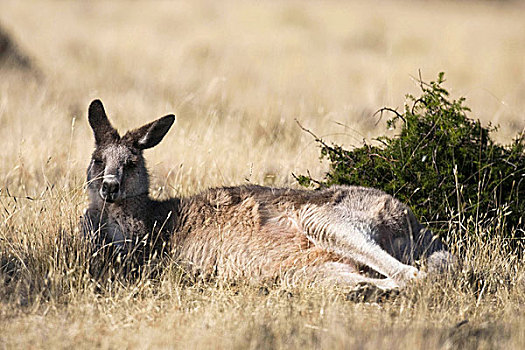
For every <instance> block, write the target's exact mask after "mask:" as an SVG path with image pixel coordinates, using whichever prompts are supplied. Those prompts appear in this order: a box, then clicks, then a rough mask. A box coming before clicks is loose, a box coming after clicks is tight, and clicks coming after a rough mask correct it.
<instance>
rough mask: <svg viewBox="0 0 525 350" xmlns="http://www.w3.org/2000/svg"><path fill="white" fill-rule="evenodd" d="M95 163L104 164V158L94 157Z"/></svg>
mask: <svg viewBox="0 0 525 350" xmlns="http://www.w3.org/2000/svg"><path fill="white" fill-rule="evenodd" d="M93 163H95V164H97V165H102V164H104V162H103V161H102V159H97V158H95V159H93Z"/></svg>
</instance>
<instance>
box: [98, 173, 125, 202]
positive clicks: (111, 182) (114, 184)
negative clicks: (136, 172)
mask: <svg viewBox="0 0 525 350" xmlns="http://www.w3.org/2000/svg"><path fill="white" fill-rule="evenodd" d="M99 193H100V197H102V199H103V200H105V201H106V202H109V203H113V202H115V201H116V200H117V199H118V198H119V195H120V183H119V181H118V180H117V177H116V176H115V175H105V176H104V180H103V181H102V187H101V188H100V192H99Z"/></svg>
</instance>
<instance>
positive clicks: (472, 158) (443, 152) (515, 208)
mask: <svg viewBox="0 0 525 350" xmlns="http://www.w3.org/2000/svg"><path fill="white" fill-rule="evenodd" d="M443 83H444V74H443V73H440V74H439V76H438V79H437V81H433V82H430V84H427V83H424V82H422V81H421V82H420V88H421V90H422V94H421V96H419V97H414V96H412V95H407V96H406V103H405V107H404V111H403V113H399V112H397V111H395V110H394V109H391V108H383V109H381V110H380V111H379V112H381V113H383V112H385V111H389V112H391V113H392V114H393V118H392V119H390V120H389V121H388V122H387V126H388V127H389V128H395V127H396V126H397V127H399V126H400V132H399V134H398V135H396V136H394V137H387V136H382V137H379V138H377V139H376V142H377V145H371V144H368V143H365V144H364V146H362V147H359V148H355V149H353V150H346V149H344V148H343V147H341V146H339V145H336V144H332V145H328V144H327V143H325V142H324V141H323V140H322V139H320V138H318V137H316V141H317V142H318V143H319V145H320V148H321V159H327V160H328V161H329V162H330V167H329V170H328V172H327V173H326V175H325V178H324V180H322V181H318V180H314V179H312V178H311V177H310V176H304V175H301V176H297V177H296V179H297V180H298V181H299V183H300V184H301V185H303V186H317V187H325V186H330V185H336V184H338V185H360V186H370V187H376V188H380V189H383V190H384V191H386V192H388V193H390V194H392V195H394V196H395V197H397V198H399V199H400V200H401V201H403V202H405V203H407V204H408V205H409V206H410V207H411V208H412V209H413V210H414V212H415V213H416V215H418V217H420V218H421V220H422V221H423V222H426V223H427V224H428V225H430V226H431V227H432V229H433V230H434V231H435V232H437V233H439V234H442V235H443V234H444V233H446V232H451V223H454V225H456V226H457V227H456V229H458V227H459V229H460V231H461V232H476V231H478V230H479V227H480V225H479V223H480V222H483V223H487V222H495V220H496V221H498V227H499V229H501V230H502V232H504V235H506V238H509V239H511V240H510V241H509V242H510V243H511V244H510V245H511V246H513V247H514V248H516V247H517V246H518V245H519V244H520V241H521V242H522V239H523V237H524V234H523V232H524V231H523V229H524V226H525V225H524V220H523V217H524V216H525V143H524V135H523V133H522V134H520V135H518V136H517V137H516V139H515V140H514V141H513V142H512V143H511V144H510V145H507V146H502V145H500V144H497V143H496V142H495V141H493V140H492V139H491V133H492V132H493V131H494V130H495V129H496V128H495V127H492V126H491V125H489V126H487V127H483V126H482V125H481V123H480V122H479V121H476V120H472V119H470V118H468V117H467V113H469V112H470V109H469V108H468V107H466V106H465V105H464V102H465V99H464V98H460V99H458V100H450V98H449V93H448V92H447V90H446V89H445V88H444V87H443ZM312 135H313V134H312ZM314 136H315V135H314ZM456 232H457V230H456Z"/></svg>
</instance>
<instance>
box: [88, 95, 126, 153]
mask: <svg viewBox="0 0 525 350" xmlns="http://www.w3.org/2000/svg"><path fill="white" fill-rule="evenodd" d="M88 120H89V125H90V126H91V129H93V135H95V143H96V144H97V145H100V144H103V143H107V142H111V141H114V140H118V139H119V134H118V132H117V130H115V128H113V126H111V123H110V122H109V120H108V116H107V115H106V111H104V106H103V105H102V102H100V100H93V102H91V104H90V105H89V110H88Z"/></svg>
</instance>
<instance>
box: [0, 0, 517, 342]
mask: <svg viewBox="0 0 525 350" xmlns="http://www.w3.org/2000/svg"><path fill="white" fill-rule="evenodd" d="M524 16H525V7H524V6H523V5H521V4H519V3H505V4H494V3H485V2H483V3H476V2H467V3H462V2H459V3H456V2H415V1H414V2H412V1H392V2H385V1H381V2H366V4H365V2H342V1H329V2H315V1H311V2H305V3H303V2H262V3H261V2H230V1H227V2H211V1H203V2H146V1H133V2H121V1H114V2H48V1H34V2H33V1H24V2H23V3H20V2H19V1H10V0H4V1H2V2H0V23H3V24H4V25H5V26H6V27H7V28H8V29H9V30H10V31H11V32H12V33H14V35H15V36H16V38H17V39H18V41H19V43H20V44H21V46H22V47H23V48H25V49H26V51H27V52H28V53H29V54H30V55H31V56H33V57H34V58H35V61H36V64H37V65H38V66H39V67H40V69H41V70H42V72H43V73H44V75H45V79H44V80H43V81H38V80H37V79H33V78H32V77H31V76H30V75H24V74H21V73H17V72H9V71H5V70H4V71H0V77H1V79H0V139H1V140H2V152H1V153H0V154H1V156H0V187H1V193H0V207H1V208H0V210H1V214H0V225H1V226H0V259H1V263H2V265H3V268H2V271H1V272H0V283H3V284H2V285H1V286H0V348H2V347H6V348H28V347H34V348H49V347H54V348H70V347H85V348H91V347H101V348H116V347H126V348H148V347H153V348H165V347H173V348H303V347H308V348H312V347H316V348H352V347H358V348H366V349H368V348H372V349H376V348H389V349H395V348H422V347H425V348H428V349H434V348H457V347H466V348H505V349H509V348H515V349H518V348H525V317H524V316H523V305H524V302H525V296H524V295H525V293H524V292H523V291H524V290H525V268H524V266H523V263H522V262H519V261H518V260H517V259H516V258H515V257H513V256H505V255H504V254H503V253H502V252H500V249H498V248H499V247H500V245H501V244H500V243H501V242H499V241H498V239H497V238H492V239H488V238H487V237H484V236H483V235H481V236H479V237H473V239H472V241H469V242H462V241H460V242H453V243H454V244H453V246H454V249H455V250H456V252H457V254H458V255H459V256H461V258H462V260H464V265H463V269H462V270H461V271H459V272H457V273H455V274H452V275H449V276H445V277H444V278H441V279H438V280H427V281H424V282H422V283H421V284H420V285H414V286H411V287H410V288H408V289H407V290H406V291H405V292H403V293H402V294H401V295H400V296H399V297H397V298H395V299H393V300H387V301H385V302H383V303H381V304H377V303H354V302H350V301H347V300H346V296H347V294H346V292H345V291H344V290H316V289H311V288H298V289H294V290H284V289H283V288H281V287H275V288H271V289H269V290H266V289H259V288H257V287H250V286H215V285H209V284H202V285H196V286H195V285H193V286H191V285H190V286H187V285H184V284H183V283H181V281H180V274H179V273H177V272H176V271H172V270H174V267H173V266H171V267H170V268H169V269H168V270H167V271H166V272H165V273H164V274H163V276H161V278H159V279H158V280H141V281H138V282H136V283H133V284H131V285H130V284H125V283H117V282H114V283H107V284H104V285H102V286H97V285H96V284H95V283H94V282H93V281H91V280H90V277H89V274H88V273H87V269H88V266H87V264H88V261H87V253H86V249H85V247H84V246H83V242H82V241H81V240H80V239H79V238H78V235H77V234H78V232H77V220H78V216H79V215H80V213H81V211H82V209H83V207H84V205H85V201H86V198H85V196H84V193H83V190H82V183H83V181H84V169H85V166H86V164H87V161H88V159H89V155H90V151H91V148H92V142H93V141H92V136H91V133H90V130H89V129H88V126H87V122H86V120H85V119H86V108H87V105H88V103H89V101H91V99H93V98H95V97H97V98H101V99H102V100H103V101H104V102H105V104H106V107H107V109H108V112H109V113H110V116H111V117H112V119H113V120H114V121H115V124H116V125H117V126H120V127H121V128H123V129H126V128H130V127H134V126H138V125H141V124H143V123H145V122H146V121H149V120H151V119H154V118H157V117H159V116H161V115H163V114H167V113H170V112H175V113H176V114H177V116H178V123H177V125H175V127H174V128H173V130H171V131H170V133H169V135H168V136H167V137H166V139H165V140H164V141H163V142H162V143H161V145H159V146H158V147H157V148H155V149H154V150H152V151H149V152H148V154H147V158H148V159H149V165H150V168H151V170H152V172H153V174H154V179H153V188H152V191H153V193H154V194H155V195H156V196H157V195H158V196H165V195H175V194H177V195H180V194H189V193H194V192H196V191H198V190H199V189H202V188H205V187H208V186H214V185H222V184H227V185H230V184H242V183H245V182H246V181H249V182H252V183H259V184H272V185H279V186H280V185H295V184H294V181H293V179H292V177H291V173H292V172H296V173H304V172H306V170H309V171H310V172H311V173H312V175H314V176H320V175H321V174H322V173H323V171H324V169H325V168H324V166H325V165H323V164H320V163H319V161H318V150H317V148H316V146H315V145H314V144H313V143H312V140H311V139H310V138H309V136H308V135H306V134H304V133H303V132H301V130H300V129H299V128H298V127H297V126H296V124H295V122H294V118H297V119H298V120H300V121H301V122H302V123H303V124H304V125H305V126H307V127H308V128H311V129H312V130H315V131H316V133H317V134H319V135H322V136H325V137H326V138H328V139H331V140H334V141H337V142H339V143H343V144H345V145H347V146H351V145H359V144H360V142H361V140H362V139H363V138H367V139H369V138H371V137H374V136H377V135H378V134H379V133H381V132H382V130H383V128H382V125H383V124H382V123H380V124H379V125H376V122H377V120H376V119H374V118H373V117H372V114H373V112H374V111H375V110H377V109H378V108H380V107H382V106H384V105H389V106H394V107H395V106H399V107H401V106H402V103H403V95H404V94H405V93H406V92H413V91H415V90H416V89H417V87H416V86H414V84H413V83H412V81H411V80H410V75H415V74H417V70H418V69H421V70H422V72H423V76H424V77H426V78H427V79H430V78H433V77H435V76H436V73H437V72H439V71H445V72H447V77H448V80H449V81H450V84H449V86H450V87H451V88H452V91H453V93H454V95H456V96H460V95H462V96H466V97H467V98H468V104H469V105H470V106H471V107H472V109H473V110H474V113H475V115H476V116H478V117H479V118H480V119H482V121H484V122H489V121H491V122H493V123H496V124H501V131H500V133H499V134H498V138H499V140H500V141H508V140H510V137H511V136H513V135H514V134H515V133H516V132H517V131H519V130H521V129H523V128H524V127H525V122H524V119H523V112H522V111H523V110H524V109H525V85H524V82H525V65H524V64H523V57H525V45H524V43H525V22H524V21H523V18H524ZM340 124H343V125H344V126H341V125H340ZM26 197H30V199H28V198H26ZM497 229H498V228H497V227H495V228H494V227H493V228H492V230H495V231H497ZM480 232H483V230H481V231H480ZM2 280H3V281H4V282H2ZM463 320H468V323H466V324H463V325H458V323H459V322H461V321H463Z"/></svg>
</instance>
